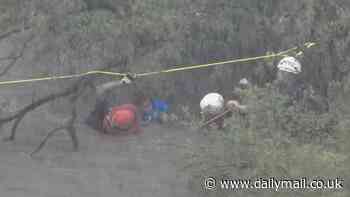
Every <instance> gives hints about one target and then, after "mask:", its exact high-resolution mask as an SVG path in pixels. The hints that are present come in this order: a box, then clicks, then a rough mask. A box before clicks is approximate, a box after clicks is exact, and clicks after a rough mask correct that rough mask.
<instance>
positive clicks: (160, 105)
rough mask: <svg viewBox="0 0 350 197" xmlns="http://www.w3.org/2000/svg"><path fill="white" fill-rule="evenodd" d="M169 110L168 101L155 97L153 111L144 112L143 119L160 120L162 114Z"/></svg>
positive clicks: (147, 120)
mask: <svg viewBox="0 0 350 197" xmlns="http://www.w3.org/2000/svg"><path fill="white" fill-rule="evenodd" d="M168 110H169V105H168V103H166V102H165V101H163V100H160V99H154V100H152V111H150V112H145V113H144V115H143V121H146V122H149V121H160V114H161V113H167V112H168Z"/></svg>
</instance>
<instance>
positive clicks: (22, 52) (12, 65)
mask: <svg viewBox="0 0 350 197" xmlns="http://www.w3.org/2000/svg"><path fill="white" fill-rule="evenodd" d="M33 38H34V36H31V37H30V38H29V39H28V40H27V41H25V42H24V44H23V47H22V48H21V50H20V52H19V54H18V55H16V56H12V55H11V56H9V57H2V58H0V61H5V60H11V62H10V63H9V64H7V65H6V66H5V68H4V69H3V70H2V71H1V72H0V77H1V76H4V75H5V74H7V72H8V71H9V70H10V69H11V68H12V67H14V66H15V65H16V63H17V61H18V60H19V59H20V58H22V57H23V55H24V51H25V49H26V48H27V47H28V43H29V42H30V41H32V40H33Z"/></svg>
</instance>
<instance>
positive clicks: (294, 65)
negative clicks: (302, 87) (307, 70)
mask: <svg viewBox="0 0 350 197" xmlns="http://www.w3.org/2000/svg"><path fill="white" fill-rule="evenodd" d="M277 68H278V69H279V70H282V71H286V72H289V73H294V74H299V73H300V72H301V64H300V62H299V61H298V60H297V59H295V58H294V57H290V56H288V57H285V58H283V59H282V60H281V61H280V62H279V63H278V65H277Z"/></svg>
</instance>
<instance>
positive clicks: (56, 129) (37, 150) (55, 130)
mask: <svg viewBox="0 0 350 197" xmlns="http://www.w3.org/2000/svg"><path fill="white" fill-rule="evenodd" d="M64 129H65V126H61V127H58V128H55V129H52V130H51V131H50V132H49V133H48V134H47V135H46V137H45V138H44V139H43V141H42V142H41V143H40V144H39V146H38V147H37V148H36V149H35V150H34V151H33V152H31V153H30V156H31V157H32V156H33V155H34V154H35V153H37V152H39V151H40V150H41V149H42V148H43V147H44V145H45V144H46V142H47V140H48V139H49V138H50V137H51V136H53V135H54V134H55V133H56V132H57V131H60V130H64Z"/></svg>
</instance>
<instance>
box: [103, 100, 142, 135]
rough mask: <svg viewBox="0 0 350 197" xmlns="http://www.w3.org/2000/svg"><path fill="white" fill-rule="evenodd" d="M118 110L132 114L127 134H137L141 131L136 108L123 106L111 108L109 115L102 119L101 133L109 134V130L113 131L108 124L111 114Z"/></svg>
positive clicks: (129, 105) (127, 105)
mask: <svg viewBox="0 0 350 197" xmlns="http://www.w3.org/2000/svg"><path fill="white" fill-rule="evenodd" d="M118 110H130V111H131V112H132V113H134V117H135V118H134V121H133V122H132V125H131V127H130V129H128V132H130V133H138V132H140V131H141V128H140V115H139V112H138V110H137V107H136V106H135V105H133V104H124V105H119V106H115V107H112V109H111V110H110V112H109V113H107V114H106V115H105V117H104V120H103V131H104V132H105V133H109V132H111V130H112V129H113V128H112V126H111V123H110V116H111V115H112V114H111V113H112V112H116V111H118ZM112 132H113V131H112Z"/></svg>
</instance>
